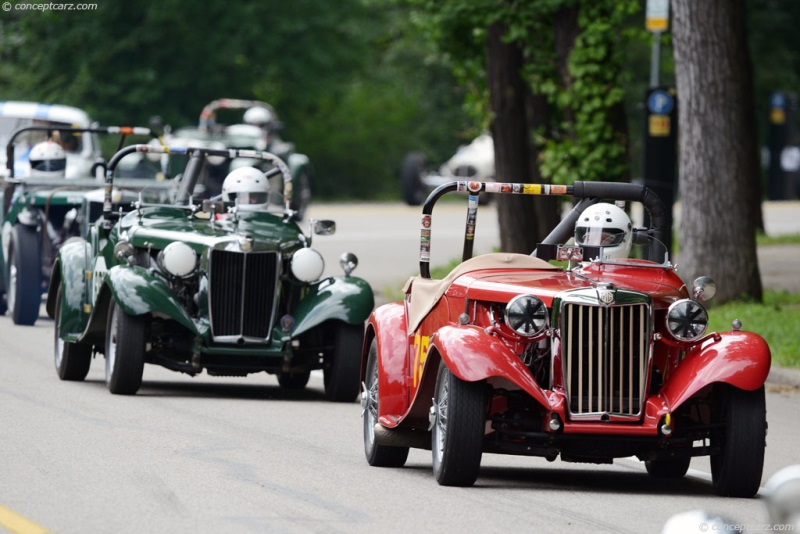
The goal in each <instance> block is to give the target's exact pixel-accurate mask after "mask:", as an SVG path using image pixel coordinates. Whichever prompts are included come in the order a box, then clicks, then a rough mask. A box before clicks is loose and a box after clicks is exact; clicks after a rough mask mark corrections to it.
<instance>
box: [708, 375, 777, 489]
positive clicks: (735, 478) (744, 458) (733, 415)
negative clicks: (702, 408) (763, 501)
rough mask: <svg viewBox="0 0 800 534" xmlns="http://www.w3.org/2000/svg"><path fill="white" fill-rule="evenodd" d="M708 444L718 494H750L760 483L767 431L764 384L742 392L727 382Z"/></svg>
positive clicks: (712, 475)
mask: <svg viewBox="0 0 800 534" xmlns="http://www.w3.org/2000/svg"><path fill="white" fill-rule="evenodd" d="M719 400H720V402H719V403H718V405H717V406H718V410H717V413H716V418H715V421H714V422H715V423H719V424H720V426H719V428H718V429H717V430H715V431H714V432H712V434H711V446H712V447H714V448H717V447H718V448H719V452H718V453H717V454H712V455H711V479H712V480H713V482H714V489H715V490H716V492H717V494H719V495H725V496H729V497H752V496H754V495H755V494H756V493H757V492H758V488H759V486H760V485H761V475H762V473H763V470H764V449H765V447H766V434H767V409H766V399H765V396H764V387H763V386H762V387H760V388H759V389H756V390H754V391H744V390H741V389H738V388H735V387H733V386H729V385H727V384H725V385H722V387H721V390H720V392H719Z"/></svg>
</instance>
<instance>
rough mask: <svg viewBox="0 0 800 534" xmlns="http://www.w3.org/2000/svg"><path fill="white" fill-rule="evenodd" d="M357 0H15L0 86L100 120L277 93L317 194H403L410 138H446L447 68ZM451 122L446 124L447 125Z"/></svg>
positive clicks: (453, 137) (177, 116)
mask: <svg viewBox="0 0 800 534" xmlns="http://www.w3.org/2000/svg"><path fill="white" fill-rule="evenodd" d="M407 25H408V15H407V10H406V9H403V8H399V7H397V8H393V9H388V10H387V9H385V7H384V6H377V5H374V4H370V3H365V2H363V1H362V0H340V1H337V2H329V1H327V0H294V1H292V2H282V1H278V0H267V1H264V2H251V3H234V4H231V3H230V2H221V1H211V2H206V3H203V4H197V5H193V6H190V5H187V4H186V3H185V2H183V3H181V2H177V1H176V0H161V1H159V2H155V1H153V0H144V1H140V2H105V3H101V4H99V5H98V9H97V10H94V11H90V12H88V11H82V12H67V11H49V12H24V13H21V12H14V13H12V14H11V15H9V16H7V18H4V19H3V20H2V26H0V45H2V46H1V47H0V57H1V58H2V60H3V61H2V63H0V82H2V83H0V98H3V99H9V100H10V99H16V100H23V99H24V100H33V101H43V102H53V103H64V104H70V105H75V106H78V107H81V108H84V109H86V110H87V111H89V112H90V114H91V115H92V116H93V117H94V118H96V119H97V120H99V121H100V122H102V123H105V124H111V123H129V124H130V123H135V124H146V123H147V121H148V119H149V118H150V116H152V115H160V116H161V117H162V118H163V120H164V122H165V123H167V124H171V125H172V126H173V127H179V126H185V125H191V124H195V123H196V122H197V120H198V115H199V113H200V110H201V109H202V107H203V106H204V105H205V104H206V103H208V102H209V101H211V100H214V99H217V98H222V97H228V98H246V99H259V100H265V101H267V102H269V103H271V104H272V105H273V106H274V107H275V109H276V110H277V112H278V114H279V115H280V117H281V119H282V120H283V122H284V123H285V125H286V129H285V132H284V137H285V138H286V139H288V140H290V141H293V142H295V143H296V145H297V148H298V150H299V151H301V152H304V153H307V154H309V156H310V157H311V160H312V163H313V165H314V167H315V168H316V175H317V182H316V193H317V194H318V195H335V196H360V197H363V198H374V197H375V196H376V195H384V196H389V195H392V196H393V197H394V198H397V196H399V195H398V192H399V180H398V178H397V172H398V169H399V162H400V161H401V159H402V154H403V153H404V151H407V150H410V149H412V148H415V149H416V148H419V147H420V145H421V146H422V147H423V148H425V149H426V150H427V151H430V152H432V153H434V154H435V155H437V156H443V155H444V154H446V153H447V151H452V150H453V149H454V148H455V146H456V144H457V143H458V141H459V138H458V131H460V130H461V129H463V127H464V126H463V125H464V122H465V121H464V120H463V114H462V113H461V112H460V109H459V107H458V101H459V100H460V96H458V95H457V94H456V93H454V92H453V87H454V86H455V84H454V83H453V82H452V76H451V75H450V74H449V73H447V71H446V70H444V69H442V68H441V67H436V66H431V67H429V66H427V65H426V55H427V54H428V52H427V50H426V49H425V48H424V47H423V46H420V43H421V41H419V40H414V36H413V33H409V32H405V31H403V27H404V26H407ZM445 125H446V126H445Z"/></svg>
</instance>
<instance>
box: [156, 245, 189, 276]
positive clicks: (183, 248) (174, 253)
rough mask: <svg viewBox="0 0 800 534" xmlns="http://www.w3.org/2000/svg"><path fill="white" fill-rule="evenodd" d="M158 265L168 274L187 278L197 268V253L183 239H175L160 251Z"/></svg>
mask: <svg viewBox="0 0 800 534" xmlns="http://www.w3.org/2000/svg"><path fill="white" fill-rule="evenodd" d="M156 261H157V262H158V266H159V267H160V268H161V269H162V270H163V271H165V272H166V273H167V274H171V275H172V276H176V277H178V278H185V277H187V276H189V275H191V274H192V273H194V271H195V269H196V268H197V253H196V252H195V251H194V249H193V248H192V247H190V246H189V245H187V244H186V243H184V242H182V241H174V242H172V243H170V244H169V245H167V246H166V247H164V250H162V251H161V252H159V253H158V258H157V260H156Z"/></svg>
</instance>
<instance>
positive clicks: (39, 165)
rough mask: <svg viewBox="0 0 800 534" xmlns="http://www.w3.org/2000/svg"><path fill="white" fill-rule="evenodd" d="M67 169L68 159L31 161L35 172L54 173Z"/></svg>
mask: <svg viewBox="0 0 800 534" xmlns="http://www.w3.org/2000/svg"><path fill="white" fill-rule="evenodd" d="M66 168H67V160H66V159H40V160H38V161H37V160H31V169H32V170H34V171H42V172H52V171H63V170H64V169H66Z"/></svg>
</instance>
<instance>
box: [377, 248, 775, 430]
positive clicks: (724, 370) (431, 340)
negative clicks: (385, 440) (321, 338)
mask: <svg viewBox="0 0 800 534" xmlns="http://www.w3.org/2000/svg"><path fill="white" fill-rule="evenodd" d="M599 282H602V283H611V284H613V285H614V286H616V287H617V288H620V289H627V290H632V291H636V292H641V293H646V294H647V295H649V296H650V298H651V299H652V305H653V312H654V318H655V319H654V321H655V324H654V332H656V333H661V332H664V331H665V325H664V324H663V323H664V317H665V315H666V309H667V308H668V307H669V305H670V304H671V303H673V302H675V301H676V300H679V299H683V298H688V297H689V296H690V295H689V292H688V290H687V288H686V286H685V284H684V283H683V282H682V281H681V279H680V278H679V277H678V276H677V274H676V273H675V272H674V270H673V269H671V268H669V267H662V266H656V264H654V263H652V262H648V261H645V260H628V261H627V263H626V264H625V265H611V264H599V263H592V264H589V265H587V266H584V267H583V268H581V269H578V270H576V271H574V272H563V271H552V270H525V269H485V270H479V271H472V272H468V273H466V274H463V275H461V276H459V277H458V278H456V279H455V280H454V281H453V282H452V284H451V285H450V286H449V288H448V289H447V290H446V292H445V294H444V296H443V297H442V298H441V299H440V300H438V302H437V303H436V304H435V305H434V306H433V308H432V309H431V311H430V312H429V313H428V314H427V315H426V316H425V318H424V319H423V320H422V322H421V323H420V325H419V327H418V328H417V329H416V330H415V331H414V332H407V329H406V327H407V324H408V318H407V317H408V316H407V305H408V298H406V302H397V303H392V304H387V305H384V306H381V307H379V308H378V309H377V310H375V311H374V312H373V314H372V315H371V316H370V318H369V322H368V327H367V338H366V341H365V352H364V358H363V362H364V363H362V374H363V367H364V366H365V365H366V356H367V354H366V351H367V350H368V348H369V345H370V342H371V340H372V339H373V338H374V339H376V341H377V345H378V355H379V389H380V403H379V407H378V408H379V412H378V416H379V422H380V424H382V425H383V426H385V427H387V428H394V427H398V426H409V427H413V428H421V425H422V424H424V423H425V421H426V414H427V412H428V409H429V407H430V405H431V396H432V394H431V393H432V391H433V385H434V382H435V379H436V372H437V369H438V365H439V362H440V361H442V360H443V361H444V362H445V363H446V365H447V367H448V369H450V371H451V372H452V373H453V374H455V375H456V376H457V377H458V378H460V379H461V380H465V381H479V380H486V379H488V381H489V383H490V384H492V385H493V386H494V387H500V386H502V387H506V386H512V387H513V388H519V389H521V390H523V391H524V392H525V393H527V394H528V395H529V396H530V398H531V399H532V400H533V401H534V402H535V403H536V404H537V405H538V406H540V410H541V413H542V417H543V420H545V419H549V418H550V417H552V416H553V415H554V414H557V415H558V416H559V417H560V419H561V421H562V422H563V430H561V432H563V433H564V434H587V435H598V434H602V435H620V436H624V435H629V436H657V435H658V426H659V424H660V422H661V421H662V419H663V417H664V416H665V415H667V414H670V413H674V412H675V411H676V410H677V409H678V408H680V407H681V405H682V404H683V403H685V402H686V401H687V400H688V399H690V398H691V397H692V396H693V395H695V394H697V393H698V392H700V391H701V390H702V389H703V388H705V387H706V386H708V385H710V384H713V383H716V382H723V383H727V384H731V385H732V386H735V387H737V388H741V389H746V390H753V389H756V388H759V387H761V386H762V385H763V384H764V382H765V380H766V376H767V373H768V372H769V367H770V351H769V347H768V346H767V344H766V342H765V341H764V340H763V339H762V338H761V337H760V336H758V335H756V334H753V333H749V332H724V333H720V334H717V335H716V337H712V336H706V339H705V341H702V342H701V343H696V344H692V343H684V344H679V343H676V342H674V341H672V342H667V341H666V339H660V338H659V334H656V336H655V337H652V338H651V339H650V343H651V358H652V365H656V366H657V367H659V369H661V370H662V372H663V385H661V387H660V389H659V390H657V391H651V393H650V394H649V395H648V397H647V398H646V400H645V404H644V409H643V415H642V417H641V419H640V420H637V421H635V422H631V421H626V422H624V423H623V422H619V423H617V422H603V421H593V422H588V421H580V420H569V417H568V413H567V409H566V403H567V401H566V397H565V392H564V388H563V387H562V383H563V376H562V373H561V370H560V356H559V355H558V353H559V352H560V351H559V349H560V340H559V338H558V336H557V335H554V336H553V337H552V338H551V339H552V344H553V348H552V351H553V353H554V355H553V356H554V361H555V364H554V365H553V367H552V370H553V373H552V375H551V381H552V384H538V383H537V381H536V379H535V378H534V376H533V374H532V373H531V371H530V370H529V369H528V367H527V366H526V365H525V364H524V363H523V362H522V361H521V360H520V357H519V356H518V355H517V354H516V353H515V352H514V351H513V350H512V349H511V346H510V345H513V344H512V343H509V342H508V340H507V338H506V341H504V338H503V336H502V335H498V334H496V333H490V332H489V331H487V326H490V324H491V317H490V306H491V303H497V304H498V305H500V306H503V307H504V306H505V304H506V303H508V301H509V300H511V299H512V298H514V297H516V296H517V295H520V294H534V295H536V296H538V297H539V298H541V299H542V301H543V302H544V303H545V304H546V305H547V306H548V309H550V308H551V307H552V305H553V300H554V298H555V297H556V295H558V294H559V293H561V292H564V291H568V290H573V289H580V288H591V287H593V284H596V283H599ZM473 307H474V309H473ZM465 311H470V316H471V317H472V324H460V323H459V315H460V314H462V313H464V312H465ZM473 315H474V317H473ZM551 326H554V325H551ZM512 335H513V333H512ZM667 335H668V334H663V336H664V337H665V338H666V336H667ZM423 338H427V351H426V352H424V354H421V353H420V348H421V347H422V350H423V351H424V349H425V347H424V346H422V345H423V343H422V342H421V341H420V340H421V339H423ZM415 342H416V343H417V344H415ZM682 355H683V356H682ZM422 360H424V362H423V363H420V362H422ZM418 367H419V368H418ZM491 406H492V407H493V409H502V408H501V407H502V406H504V403H503V402H501V401H497V402H492V404H491ZM542 427H543V428H544V429H545V431H548V432H549V431H550V430H549V429H547V426H546V425H542Z"/></svg>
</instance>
